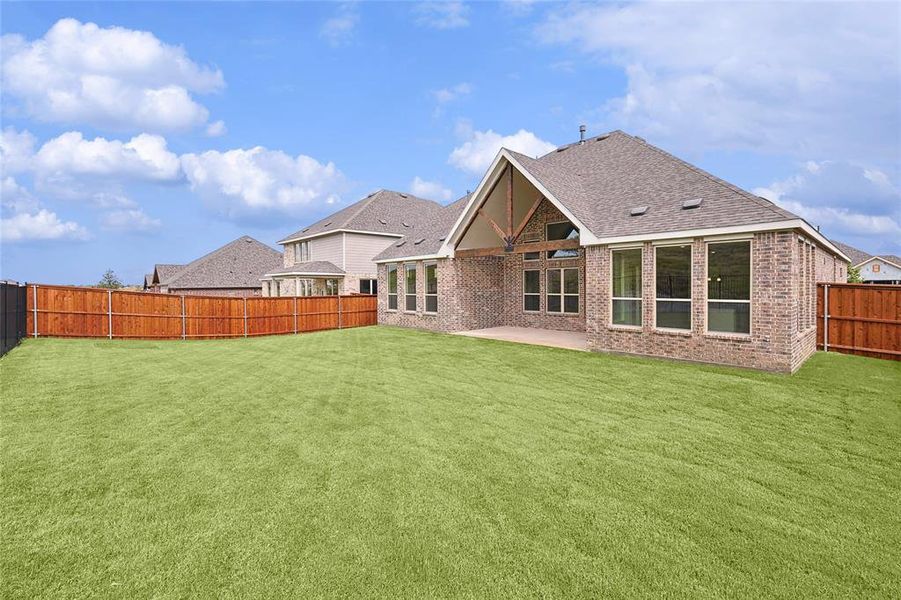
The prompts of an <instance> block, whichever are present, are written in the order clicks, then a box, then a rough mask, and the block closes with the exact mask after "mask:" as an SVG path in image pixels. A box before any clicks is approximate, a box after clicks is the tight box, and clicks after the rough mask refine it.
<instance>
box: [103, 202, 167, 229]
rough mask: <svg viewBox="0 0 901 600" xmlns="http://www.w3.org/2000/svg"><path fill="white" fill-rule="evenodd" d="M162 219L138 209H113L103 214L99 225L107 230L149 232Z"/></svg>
mask: <svg viewBox="0 0 901 600" xmlns="http://www.w3.org/2000/svg"><path fill="white" fill-rule="evenodd" d="M161 225H162V221H160V220H159V219H154V218H152V217H149V216H147V214H146V213H145V212H144V211H143V210H141V209H139V208H135V209H130V210H114V211H111V212H109V213H107V214H106V215H104V217H103V219H102V220H101V226H102V227H103V228H104V229H106V230H108V231H123V232H149V231H156V230H157V229H159V228H160V226H161Z"/></svg>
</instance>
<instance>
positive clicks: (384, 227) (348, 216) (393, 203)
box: [262, 190, 444, 296]
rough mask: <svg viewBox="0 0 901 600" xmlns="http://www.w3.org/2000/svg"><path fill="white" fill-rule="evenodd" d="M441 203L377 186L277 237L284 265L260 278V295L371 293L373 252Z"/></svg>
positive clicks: (419, 224)
mask: <svg viewBox="0 0 901 600" xmlns="http://www.w3.org/2000/svg"><path fill="white" fill-rule="evenodd" d="M443 210H444V207H442V206H441V205H440V204H438V203H437V202H433V201H431V200H425V199H423V198H417V197H416V196H413V195H411V194H404V193H401V192H393V191H390V190H379V191H377V192H373V193H372V194H369V195H368V196H366V197H365V198H363V199H362V200H360V201H359V202H356V203H354V204H351V205H350V206H348V207H346V208H344V209H342V210H340V211H338V212H336V213H334V214H331V215H329V216H327V217H325V218H324V219H321V220H320V221H318V222H316V223H313V224H312V225H309V226H307V227H304V228H303V229H301V230H299V231H296V232H294V233H292V234H291V235H289V236H287V237H285V238H284V239H282V240H279V242H278V243H279V244H281V245H282V247H283V249H284V252H283V253H282V256H283V260H282V265H281V267H279V268H274V269H270V270H269V271H268V272H266V274H265V275H264V276H263V278H262V293H263V295H264V296H323V295H334V294H375V293H376V291H377V284H376V276H377V271H376V265H375V263H374V262H373V261H372V259H373V258H374V257H375V255H376V254H378V253H380V252H381V251H382V250H384V249H385V248H387V247H389V246H391V245H392V244H394V243H395V242H397V240H399V239H401V238H403V237H404V236H406V235H407V234H414V233H415V232H417V231H420V230H421V229H422V228H423V227H425V226H426V224H428V223H429V222H430V221H431V220H432V219H433V218H435V217H436V216H437V215H439V214H442V213H443Z"/></svg>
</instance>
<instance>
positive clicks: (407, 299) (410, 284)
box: [404, 264, 416, 312]
mask: <svg viewBox="0 0 901 600" xmlns="http://www.w3.org/2000/svg"><path fill="white" fill-rule="evenodd" d="M404 292H405V295H404V310H408V311H410V312H415V311H416V265H415V264H412V265H404Z"/></svg>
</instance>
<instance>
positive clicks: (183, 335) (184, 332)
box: [181, 296, 187, 339]
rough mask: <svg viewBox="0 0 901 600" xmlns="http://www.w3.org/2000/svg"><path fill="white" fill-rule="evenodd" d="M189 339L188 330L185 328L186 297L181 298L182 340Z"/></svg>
mask: <svg viewBox="0 0 901 600" xmlns="http://www.w3.org/2000/svg"><path fill="white" fill-rule="evenodd" d="M186 338H187V329H186V328H185V297H184V296H182V297H181V339H186Z"/></svg>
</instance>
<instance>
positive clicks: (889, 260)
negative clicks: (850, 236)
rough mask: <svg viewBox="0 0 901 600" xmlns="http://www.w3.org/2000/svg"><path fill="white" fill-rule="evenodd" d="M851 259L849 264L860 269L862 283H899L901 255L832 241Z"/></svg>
mask: <svg viewBox="0 0 901 600" xmlns="http://www.w3.org/2000/svg"><path fill="white" fill-rule="evenodd" d="M833 243H834V244H835V245H836V246H837V247H839V248H840V249H841V250H842V252H844V253H845V254H847V255H848V256H849V257H850V259H851V266H852V267H854V268H855V269H858V270H859V271H860V278H861V280H863V283H881V284H884V285H885V284H889V285H901V256H896V255H894V254H871V253H869V252H865V251H863V250H860V249H858V248H855V247H854V246H849V245H847V244H843V243H841V242H836V241H833Z"/></svg>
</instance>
